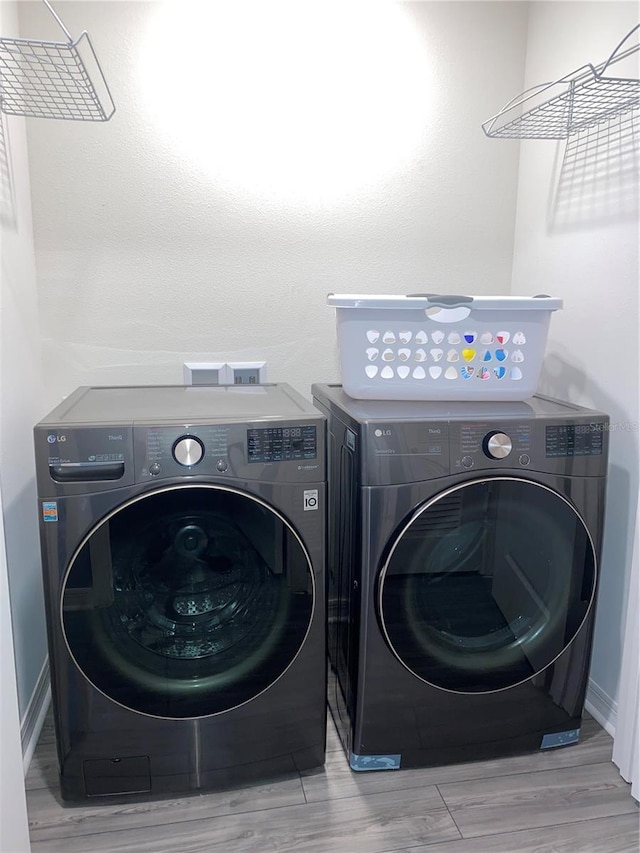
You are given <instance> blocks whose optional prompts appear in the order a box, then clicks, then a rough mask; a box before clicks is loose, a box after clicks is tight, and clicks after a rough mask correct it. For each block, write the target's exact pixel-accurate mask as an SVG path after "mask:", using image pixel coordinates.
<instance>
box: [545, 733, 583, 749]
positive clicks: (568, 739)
mask: <svg viewBox="0 0 640 853" xmlns="http://www.w3.org/2000/svg"><path fill="white" fill-rule="evenodd" d="M579 738H580V729H571V730H570V731H568V732H554V733H553V734H549V735H543V737H542V742H541V744H540V749H553V747H556V746H568V745H569V744H570V743H577V742H578V739H579Z"/></svg>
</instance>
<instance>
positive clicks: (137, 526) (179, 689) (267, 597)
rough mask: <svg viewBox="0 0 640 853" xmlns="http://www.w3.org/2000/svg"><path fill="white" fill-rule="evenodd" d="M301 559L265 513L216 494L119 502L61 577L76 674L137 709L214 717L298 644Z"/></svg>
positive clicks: (161, 494)
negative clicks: (63, 577)
mask: <svg viewBox="0 0 640 853" xmlns="http://www.w3.org/2000/svg"><path fill="white" fill-rule="evenodd" d="M313 606H314V580H313V571H312V567H311V564H310V560H309V557H308V555H307V553H306V550H305V549H304V547H303V545H302V542H301V540H300V539H299V537H298V535H297V534H296V532H295V531H294V530H293V528H292V527H291V526H290V525H289V524H288V523H287V522H286V520H285V519H284V518H283V517H282V516H281V515H279V513H277V512H276V511H275V510H274V509H273V508H271V507H270V506H268V505H267V504H265V503H263V502H261V501H260V500H258V499H256V498H254V497H251V496H249V495H246V494H244V493H241V492H238V491H235V490H233V489H228V488H224V487H219V486H206V485H198V486H177V487H173V488H168V489H164V490H161V491H158V492H153V493H151V494H147V495H145V496H143V497H141V498H137V499H135V500H133V501H130V502H129V503H127V504H124V505H123V506H122V507H120V508H119V509H118V510H117V511H116V512H114V513H112V514H111V515H110V516H109V517H107V518H105V519H103V520H102V521H101V522H100V524H98V525H97V526H96V527H95V528H94V529H93V530H92V531H91V532H90V533H89V535H88V536H87V537H86V539H85V540H84V543H83V544H82V546H81V547H80V549H79V550H78V551H77V552H76V554H75V555H74V557H73V559H72V560H71V563H70V565H69V568H68V570H67V573H66V576H65V579H64V585H63V592H62V624H63V629H64V634H65V638H66V642H67V645H68V647H69V650H70V652H71V654H72V656H73V658H74V659H75V662H76V663H77V665H78V667H79V668H80V669H81V671H82V672H83V673H84V675H85V676H86V678H88V679H89V681H90V682H91V683H92V684H94V685H95V686H96V687H97V689H98V690H100V691H101V692H102V693H104V694H105V695H106V696H108V697H109V698H110V699H113V700H114V701H115V702H118V703H119V704H120V705H123V706H125V707H127V708H130V709H132V710H134V711H139V712H141V713H144V714H149V715H153V716H159V717H168V718H185V717H200V716H206V715H209V714H216V713H220V712H221V711H226V710H228V709H230V708H234V707H237V706H238V705H241V704H242V703H244V702H247V701H249V700H250V699H252V698H253V697H255V696H257V695H258V694H259V693H261V692H262V691H264V690H266V689H267V688H268V687H269V686H270V685H271V684H273V682H274V681H276V680H277V679H278V678H279V677H280V676H281V675H282V673H283V672H284V671H285V670H286V669H287V667H288V666H289V665H290V664H291V662H292V661H293V659H294V658H295V656H296V655H297V653H298V651H299V649H300V647H301V646H302V644H303V642H304V639H305V637H306V634H307V631H308V629H309V625H310V622H311V617H312V612H313Z"/></svg>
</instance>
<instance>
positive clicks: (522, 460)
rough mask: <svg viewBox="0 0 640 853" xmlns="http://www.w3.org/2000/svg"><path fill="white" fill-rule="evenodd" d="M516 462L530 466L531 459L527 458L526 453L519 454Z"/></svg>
mask: <svg viewBox="0 0 640 853" xmlns="http://www.w3.org/2000/svg"><path fill="white" fill-rule="evenodd" d="M518 461H519V462H520V464H521V465H530V464H531V457H530V456H529V454H528V453H521V454H520V457H519V459H518Z"/></svg>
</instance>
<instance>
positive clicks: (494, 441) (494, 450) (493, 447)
mask: <svg viewBox="0 0 640 853" xmlns="http://www.w3.org/2000/svg"><path fill="white" fill-rule="evenodd" d="M512 448H513V444H512V443H511V439H510V438H509V436H508V435H507V434H506V433H504V432H500V431H498V430H496V431H495V432H489V433H487V435H485V437H484V441H483V442H482V449H483V450H484V452H485V454H486V455H487V456H488V457H489V459H505V458H506V457H507V456H508V455H509V454H510V453H511V450H512Z"/></svg>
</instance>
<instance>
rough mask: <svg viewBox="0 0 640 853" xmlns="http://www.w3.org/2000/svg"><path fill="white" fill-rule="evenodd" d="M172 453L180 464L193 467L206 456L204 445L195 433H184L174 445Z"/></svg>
mask: <svg viewBox="0 0 640 853" xmlns="http://www.w3.org/2000/svg"><path fill="white" fill-rule="evenodd" d="M172 453H173V458H174V459H175V460H176V462H177V463H178V465H183V466H184V467H185V468H192V467H193V466H194V465H197V464H198V462H200V460H201V459H202V457H203V456H204V445H203V443H202V442H201V441H200V439H199V438H196V437H195V436H193V435H183V436H182V438H179V439H178V440H177V441H176V442H175V444H174V445H173V449H172Z"/></svg>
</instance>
